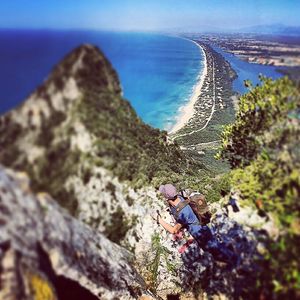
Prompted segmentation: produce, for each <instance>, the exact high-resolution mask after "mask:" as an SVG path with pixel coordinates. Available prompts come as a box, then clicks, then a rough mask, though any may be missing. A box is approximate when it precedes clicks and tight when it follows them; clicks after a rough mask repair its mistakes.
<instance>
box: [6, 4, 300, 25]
mask: <svg viewBox="0 0 300 300" xmlns="http://www.w3.org/2000/svg"><path fill="white" fill-rule="evenodd" d="M299 15H300V0H1V1H0V28H55V29H102V30H138V31H146V30H152V31H153V30H154V31H157V30H187V31H189V30H191V31H193V30H199V29H200V28H201V29H202V30H214V29H239V28H244V27H249V26H254V25H269V24H283V25H287V26H300V18H299Z"/></svg>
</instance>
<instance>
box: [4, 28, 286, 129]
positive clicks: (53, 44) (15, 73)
mask: <svg viewBox="0 0 300 300" xmlns="http://www.w3.org/2000/svg"><path fill="white" fill-rule="evenodd" d="M85 43H90V44H94V45H96V46H98V47H99V48H101V50H102V51H103V52H104V54H105V56H106V57H107V58H108V59H109V60H110V61H111V63H112V65H113V67H114V68H115V69H116V71H117V73H118V75H119V78H120V81H121V85H122V89H123V93H124V97H125V98H126V99H128V100H129V101H130V103H131V105H132V106H133V108H134V109H135V110H136V112H137V114H138V115H139V116H140V117H141V119H142V120H143V121H144V122H146V123H147V124H149V125H151V126H153V127H156V128H160V129H164V130H169V129H171V128H172V126H173V125H174V124H175V123H176V121H177V119H178V116H179V113H180V109H181V108H182V107H183V106H185V105H186V104H187V103H188V102H189V100H190V97H191V96H192V93H193V90H194V87H195V86H196V84H197V82H198V80H199V78H200V76H201V73H202V71H203V67H204V57H203V52H202V51H200V48H199V47H198V46H197V45H196V44H195V43H193V42H191V41H189V40H187V39H183V38H179V37H175V36H167V35H162V34H154V33H133V32H130V33H128V32H104V31H81V30H80V31H74V30H71V31H66V30H55V31H54V30H3V29H2V30H0V114H3V113H5V112H6V111H9V110H10V109H12V108H14V107H16V106H17V105H18V104H20V103H21V102H22V101H24V100H25V99H26V98H27V97H28V96H29V95H30V93H31V92H33V91H34V90H35V88H36V87H37V86H38V85H40V84H41V83H42V82H43V81H44V80H45V79H46V78H47V76H48V74H49V73H50V71H51V69H52V68H53V66H54V65H55V64H57V63H58V62H59V61H60V60H61V59H62V58H63V57H64V56H65V55H66V54H67V53H69V52H70V51H71V50H72V49H74V48H75V47H77V46H79V45H81V44H85ZM218 50H219V51H222V50H221V49H218ZM224 56H225V57H226V59H228V61H229V62H230V63H232V66H233V68H234V69H235V70H236V71H237V73H238V76H239V77H238V79H237V80H235V82H234V89H235V90H237V91H239V92H240V93H243V92H245V90H244V87H243V84H242V82H243V80H245V79H251V80H253V79H254V80H255V79H257V78H258V74H259V73H266V72H268V73H267V74H268V75H273V77H274V78H277V77H279V76H281V75H280V74H279V73H277V72H276V70H275V69H273V68H271V67H268V66H259V67H262V68H257V67H256V66H255V65H253V64H249V63H246V62H242V61H240V60H239V59H237V58H235V57H234V56H231V55H229V54H227V53H224ZM264 71H265V72H264ZM271 77H272V76H271Z"/></svg>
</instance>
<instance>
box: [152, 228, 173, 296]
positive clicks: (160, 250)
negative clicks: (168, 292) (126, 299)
mask: <svg viewBox="0 0 300 300" xmlns="http://www.w3.org/2000/svg"><path fill="white" fill-rule="evenodd" d="M151 242H152V245H151V249H152V251H153V260H152V261H151V262H150V263H149V264H148V265H147V269H148V271H149V272H150V277H151V278H150V289H151V290H152V291H153V292H156V289H157V286H158V282H157V280H158V267H159V265H160V263H161V260H162V259H163V260H164V262H165V264H166V268H167V270H168V272H169V273H171V274H174V273H175V272H176V269H177V268H176V266H175V265H174V264H173V263H171V261H170V260H169V255H170V254H171V252H170V251H169V250H168V249H167V248H166V247H164V246H163V245H162V244H161V241H160V234H159V233H154V234H153V235H152V237H151Z"/></svg>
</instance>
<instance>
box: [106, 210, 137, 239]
mask: <svg viewBox="0 0 300 300" xmlns="http://www.w3.org/2000/svg"><path fill="white" fill-rule="evenodd" d="M110 219H111V222H110V224H108V225H106V226H105V232H104V233H105V236H106V237H108V238H109V239H110V240H111V241H113V242H115V243H117V244H120V243H121V241H122V239H123V238H124V237H125V235H126V233H127V231H128V230H129V229H130V228H132V227H133V226H134V225H135V224H136V221H137V219H136V218H132V220H130V219H128V218H127V217H126V215H125V212H124V210H123V209H122V208H121V207H120V206H118V207H117V209H116V211H115V212H113V213H112V214H111V218H110Z"/></svg>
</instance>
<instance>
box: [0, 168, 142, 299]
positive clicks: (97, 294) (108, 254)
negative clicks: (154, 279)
mask: <svg viewBox="0 0 300 300" xmlns="http://www.w3.org/2000/svg"><path fill="white" fill-rule="evenodd" d="M0 210H1V225H0V260H1V272H0V273H1V277H0V278H1V279H0V280H1V283H0V284H1V290H0V298H1V299H36V300H38V299H43V300H47V299H49V300H50V299H116V298H118V299H131V298H136V297H138V295H141V293H142V290H143V289H144V284H143V280H142V279H141V277H140V276H139V275H137V273H136V272H135V270H134V269H133V268H132V267H131V265H130V264H129V261H130V259H132V257H131V255H130V254H129V252H128V251H126V250H125V249H123V248H121V247H119V246H118V245H116V244H114V243H112V242H110V241H109V240H108V239H107V238H105V237H104V236H103V235H101V234H99V233H98V232H95V231H93V230H92V229H90V228H89V227H88V226H86V225H84V224H83V223H81V222H79V221H77V220H76V219H74V218H73V217H71V216H70V215H69V214H68V213H67V212H66V211H65V210H64V209H62V208H60V207H59V205H58V204H57V203H56V202H55V201H53V200H52V199H51V198H50V197H49V196H47V195H45V194H40V195H38V196H35V195H33V194H32V193H31V192H30V189H29V186H28V178H27V177H25V176H24V175H23V174H15V173H13V172H12V171H5V170H4V169H3V167H0Z"/></svg>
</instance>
